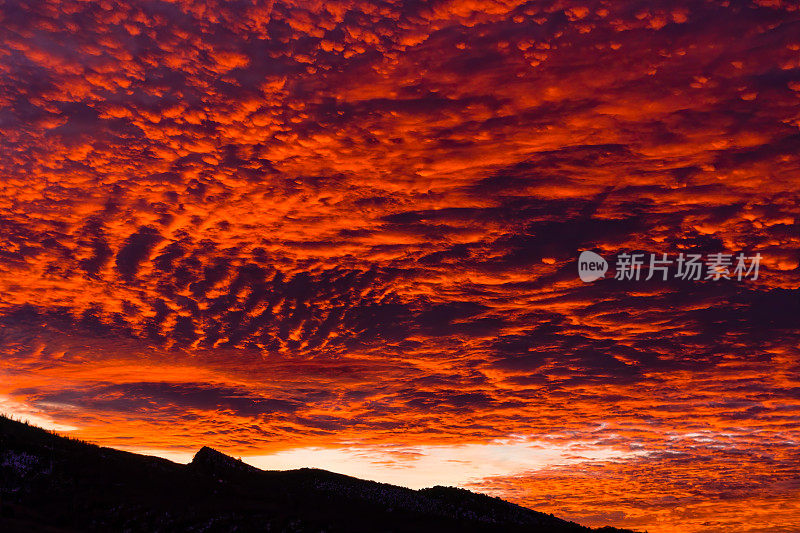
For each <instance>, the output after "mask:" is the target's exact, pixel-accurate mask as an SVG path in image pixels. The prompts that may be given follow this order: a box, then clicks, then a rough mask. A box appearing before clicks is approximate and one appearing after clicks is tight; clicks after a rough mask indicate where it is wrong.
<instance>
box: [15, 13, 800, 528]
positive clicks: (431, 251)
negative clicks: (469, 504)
mask: <svg viewBox="0 0 800 533" xmlns="http://www.w3.org/2000/svg"><path fill="white" fill-rule="evenodd" d="M799 27H800V4H798V3H797V2H791V1H781V0H753V1H750V0H748V1H738V0H724V1H720V0H708V1H705V0H704V1H696V0H686V1H678V2H633V1H623V2H617V1H615V2H611V1H595V0H591V1H584V2H578V1H577V0H564V1H549V0H548V1H542V2H522V1H518V0H481V1H472V0H442V1H405V0H386V1H382V0H381V1H367V0H326V1H324V2H323V1H317V0H276V1H274V2H273V1H272V0H269V1H260V0H259V1H250V0H241V1H239V0H237V1H235V2H218V1H214V0H164V1H162V0H158V1H156V0H142V1H140V2H122V1H116V0H107V1H106V0H103V1H84V0H52V1H44V0H34V1H31V2H16V1H11V2H5V3H2V2H0V135H1V137H0V156H1V157H0V411H2V412H5V413H8V414H12V415H15V416H18V417H21V418H28V419H30V420H31V421H32V422H34V423H36V424H38V425H43V426H45V427H49V428H52V429H56V430H58V431H61V432H67V433H68V434H69V435H71V436H76V437H79V438H81V439H85V440H88V441H90V442H94V443H98V444H102V445H106V446H113V447H118V448H122V449H126V450H135V451H141V452H145V453H155V454H160V455H164V456H167V457H171V458H174V459H176V460H184V461H188V460H189V459H190V458H191V455H192V454H193V453H194V452H195V451H197V449H198V448H199V447H200V446H203V445H208V446H213V447H214V448H216V449H219V450H222V451H224V452H225V453H229V454H231V455H233V456H236V457H239V456H241V457H242V458H243V459H244V460H245V461H246V462H249V463H251V464H253V465H256V466H259V467H263V468H273V469H283V468H297V467H301V466H316V467H320V468H326V469H329V470H333V471H337V472H342V473H347V474H350V475H354V476H358V477H363V478H368V479H375V480H379V481H387V482H392V483H398V484H402V485H405V486H411V487H424V486H430V485H435V484H452V485H459V486H463V487H466V488H469V489H471V490H475V491H479V492H485V493H488V494H492V495H497V496H501V497H502V498H504V499H507V500H509V501H513V502H515V503H519V504H522V505H525V506H527V507H530V508H532V509H536V510H539V511H544V512H547V513H554V514H556V515H557V516H560V517H563V518H567V519H570V520H575V521H577V522H580V523H582V524H586V525H591V526H601V525H613V526H617V527H627V528H632V529H639V530H642V531H644V530H645V529H646V530H647V531H649V532H650V533H653V532H655V533H667V532H731V531H742V532H792V531H797V529H796V528H797V527H798V526H797V524H798V523H800V503H798V502H800V467H799V466H798V465H800V446H798V442H800V266H799V265H800V31H798V28H799ZM582 250H595V251H597V252H598V253H599V254H601V255H603V256H604V257H608V258H611V257H613V256H614V255H615V254H618V253H621V252H626V251H627V252H630V251H640V252H642V253H646V254H648V255H649V254H651V253H653V254H661V253H669V254H671V255H677V254H679V253H682V252H684V253H685V252H690V251H694V252H697V253H703V254H708V253H715V252H726V253H729V254H736V253H739V252H745V253H747V254H755V253H760V254H761V256H762V257H763V259H762V261H761V270H760V274H759V276H758V279H746V280H741V281H738V280H736V279H729V280H725V279H723V280H719V281H706V280H702V281H686V280H674V279H670V280H668V281H660V280H658V279H652V280H649V281H646V280H640V281H622V280H614V279H604V280H600V281H596V282H593V283H584V282H582V281H581V280H580V279H579V277H578V272H577V266H576V259H577V257H578V254H579V253H580V251H582ZM612 277H613V276H609V278H612Z"/></svg>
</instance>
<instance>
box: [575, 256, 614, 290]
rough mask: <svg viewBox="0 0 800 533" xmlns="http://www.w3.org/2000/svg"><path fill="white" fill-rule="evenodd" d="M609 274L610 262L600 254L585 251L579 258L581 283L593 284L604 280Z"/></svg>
mask: <svg viewBox="0 0 800 533" xmlns="http://www.w3.org/2000/svg"><path fill="white" fill-rule="evenodd" d="M606 272H608V262H607V261H606V260H605V259H603V258H602V257H601V256H599V255H598V254H596V253H594V252H592V251H589V250H585V251H583V252H581V255H580V257H578V276H580V278H581V281H584V282H586V283H591V282H592V281H596V280H598V279H602V278H603V276H605V274H606Z"/></svg>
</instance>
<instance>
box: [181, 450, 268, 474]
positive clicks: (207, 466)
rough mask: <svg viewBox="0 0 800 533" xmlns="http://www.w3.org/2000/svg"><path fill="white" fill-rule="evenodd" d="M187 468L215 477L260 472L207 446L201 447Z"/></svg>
mask: <svg viewBox="0 0 800 533" xmlns="http://www.w3.org/2000/svg"><path fill="white" fill-rule="evenodd" d="M189 466H191V467H194V468H196V469H198V470H202V471H204V472H207V473H213V474H216V475H221V474H227V473H232V472H260V470H259V469H258V468H256V467H254V466H250V465H248V464H246V463H244V462H242V460H241V459H234V458H233V457H231V456H230V455H225V454H224V453H222V452H220V451H217V450H215V449H214V448H210V447H208V446H203V447H202V448H200V450H198V452H197V453H196V454H194V458H193V459H192V462H191V463H189Z"/></svg>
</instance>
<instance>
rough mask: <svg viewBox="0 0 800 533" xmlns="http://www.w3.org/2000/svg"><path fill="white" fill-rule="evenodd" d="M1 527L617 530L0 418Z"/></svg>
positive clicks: (447, 490) (461, 495)
mask: <svg viewBox="0 0 800 533" xmlns="http://www.w3.org/2000/svg"><path fill="white" fill-rule="evenodd" d="M0 531H4V532H6V533H17V532H19V533H21V532H25V533H28V532H33V531H42V532H62V533H64V532H77V531H81V532H83V531H102V532H109V531H112V532H113V531H120V532H122V531H130V532H138V531H146V532H171V531H180V532H183V531H187V532H189V531H198V532H199V531H204V532H234V531H235V532H255V531H259V532H261V531H271V532H284V531H285V532H312V531H313V532H323V531H324V532H327V533H335V532H412V531H418V532H424V531H431V532H433V531H436V532H451V531H452V532H456V531H457V532H459V533H464V532H512V533H513V532H531V533H533V532H589V531H603V532H604V533H613V532H623V531H625V530H620V529H614V528H603V529H601V530H593V529H590V528H586V527H583V526H580V525H578V524H575V523H572V522H568V521H566V520H561V519H559V518H556V517H554V516H552V515H549V514H545V513H540V512H536V511H532V510H530V509H526V508H524V507H520V506H518V505H514V504H512V503H509V502H506V501H503V500H501V499H499V498H493V497H490V496H486V495H483V494H475V493H473V492H470V491H467V490H464V489H457V488H452V487H438V486H437V487H433V488H429V489H422V490H412V489H407V488H403V487H398V486H394V485H389V484H385V483H377V482H374V481H365V480H361V479H357V478H353V477H350V476H345V475H341V474H335V473H332V472H328V471H325V470H318V469H312V468H302V469H299V470H288V471H263V470H259V469H257V468H255V467H252V466H250V465H247V464H245V463H243V462H241V461H239V460H237V459H234V458H232V457H229V456H227V455H225V454H223V453H220V452H219V451H216V450H214V449H212V448H208V447H203V448H201V449H200V451H198V452H197V454H196V455H195V457H194V459H193V460H192V462H191V463H189V464H188V465H182V464H178V463H173V462H171V461H168V460H166V459H161V458H158V457H151V456H145V455H139V454H135V453H129V452H124V451H120V450H115V449H112V448H103V447H99V446H95V445H92V444H87V443H85V442H81V441H78V440H74V439H70V438H66V437H62V436H58V435H55V434H53V433H50V432H48V431H45V430H43V429H40V428H37V427H34V426H30V425H28V424H25V423H21V422H17V421H14V420H11V419H9V418H6V417H0Z"/></svg>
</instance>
